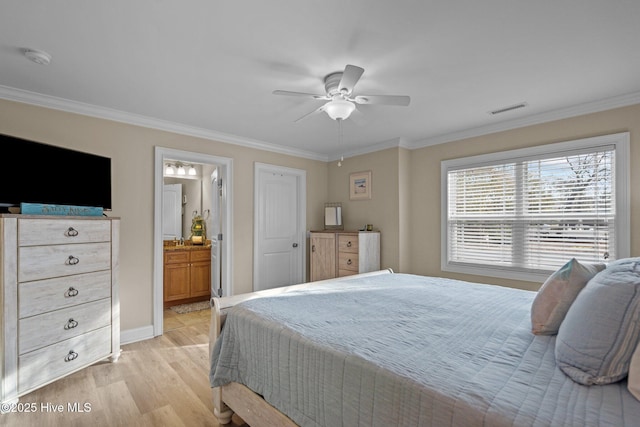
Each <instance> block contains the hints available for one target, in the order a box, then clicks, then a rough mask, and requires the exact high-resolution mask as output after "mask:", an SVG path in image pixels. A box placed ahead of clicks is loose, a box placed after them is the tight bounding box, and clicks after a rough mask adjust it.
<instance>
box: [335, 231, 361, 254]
mask: <svg viewBox="0 0 640 427" xmlns="http://www.w3.org/2000/svg"><path fill="white" fill-rule="evenodd" d="M338 252H349V253H356V254H357V253H358V236H355V235H353V236H350V235H344V234H339V235H338Z"/></svg>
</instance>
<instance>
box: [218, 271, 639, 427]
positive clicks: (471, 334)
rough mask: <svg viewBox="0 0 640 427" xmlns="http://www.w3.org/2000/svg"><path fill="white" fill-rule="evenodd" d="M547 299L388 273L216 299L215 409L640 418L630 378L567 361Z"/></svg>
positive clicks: (301, 420) (390, 418)
mask: <svg viewBox="0 0 640 427" xmlns="http://www.w3.org/2000/svg"><path fill="white" fill-rule="evenodd" d="M536 294H537V293H536V292H531V291H524V290H518V289H513V288H506V287H499V286H494V285H485V284H476V283H469V282H463V281H458V280H452V279H444V278H435V277H425V276H418V275H411V274H398V273H393V272H392V271H391V270H383V271H379V272H374V273H367V274H360V275H355V276H350V277H347V278H341V279H335V280H325V281H321V282H313V283H307V284H302V285H295V286H289V287H284V288H276V289H271V290H268V291H261V292H255V293H250V294H244V295H237V296H232V297H225V298H213V299H212V311H211V329H210V334H211V337H210V338H211V339H210V359H211V360H210V362H211V370H210V383H211V387H212V391H213V404H214V413H215V415H216V417H217V418H218V420H219V422H220V423H221V424H227V423H229V422H230V420H231V416H232V414H233V413H234V412H235V413H237V414H238V415H239V416H240V417H241V418H242V419H243V420H244V421H246V422H247V423H248V424H249V425H250V426H252V427H260V426H295V425H301V426H340V425H343V426H385V427H386V426H438V427H441V426H464V427H468V426H591V425H594V426H595V425H600V426H632V425H633V426H638V425H640V400H638V399H637V398H635V397H634V395H633V394H632V393H631V392H630V391H629V389H628V387H627V379H626V378H623V379H621V380H618V381H615V382H613V383H611V384H606V385H591V386H589V385H582V384H580V383H578V382H576V381H574V380H573V379H572V378H570V377H569V376H567V374H566V373H565V372H563V370H561V369H560V368H559V367H558V364H557V363H556V356H555V346H556V339H557V335H534V334H533V333H532V329H531V328H532V321H531V307H532V303H533V301H534V299H535V297H536ZM636 322H637V319H636ZM634 339H636V341H637V336H636V338H634ZM628 366H629V364H628V363H627V368H628Z"/></svg>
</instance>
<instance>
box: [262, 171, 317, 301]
mask: <svg viewBox="0 0 640 427" xmlns="http://www.w3.org/2000/svg"><path fill="white" fill-rule="evenodd" d="M261 172H272V173H278V174H283V175H293V176H295V177H296V183H297V185H296V187H297V198H298V218H297V226H298V241H299V242H300V243H299V245H300V271H301V272H302V274H301V275H302V278H301V282H300V283H303V282H304V281H305V280H306V277H307V271H306V267H307V263H306V254H307V232H306V227H307V171H305V170H303V169H294V168H288V167H284V166H276V165H270V164H267V163H259V162H255V164H254V170H253V179H254V184H253V287H252V288H253V290H256V280H255V278H256V277H257V275H258V274H260V271H259V262H258V259H259V254H260V236H259V233H258V227H259V223H260V222H259V221H260V218H259V214H260V212H259V209H258V207H259V203H260V194H259V192H260V188H261V187H260V173H261Z"/></svg>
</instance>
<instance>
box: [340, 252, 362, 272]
mask: <svg viewBox="0 0 640 427" xmlns="http://www.w3.org/2000/svg"><path fill="white" fill-rule="evenodd" d="M338 270H350V271H354V272H356V273H357V272H358V254H357V253H356V254H351V253H340V254H338Z"/></svg>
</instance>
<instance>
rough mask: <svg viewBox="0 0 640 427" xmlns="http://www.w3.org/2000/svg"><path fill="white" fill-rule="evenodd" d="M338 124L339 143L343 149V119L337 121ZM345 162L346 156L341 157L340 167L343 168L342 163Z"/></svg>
mask: <svg viewBox="0 0 640 427" xmlns="http://www.w3.org/2000/svg"><path fill="white" fill-rule="evenodd" d="M336 121H337V122H338V142H339V143H340V147H342V139H343V138H342V119H338V120H336ZM343 161H344V156H340V160H339V161H338V167H340V166H342V162H343Z"/></svg>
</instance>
